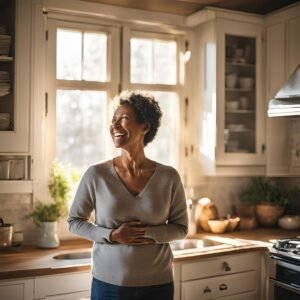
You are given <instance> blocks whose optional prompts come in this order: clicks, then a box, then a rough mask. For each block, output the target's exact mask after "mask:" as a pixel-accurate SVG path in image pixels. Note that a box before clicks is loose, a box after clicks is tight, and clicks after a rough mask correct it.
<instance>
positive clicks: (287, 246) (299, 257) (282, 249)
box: [270, 237, 300, 264]
mask: <svg viewBox="0 0 300 300" xmlns="http://www.w3.org/2000/svg"><path fill="white" fill-rule="evenodd" d="M270 253H271V255H273V256H277V257H279V258H283V259H286V260H287V261H290V262H293V263H295V264H300V237H295V238H291V239H285V240H278V241H277V242H276V243H275V244H274V245H273V246H272V247H271V248H270Z"/></svg>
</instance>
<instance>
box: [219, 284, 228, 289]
mask: <svg viewBox="0 0 300 300" xmlns="http://www.w3.org/2000/svg"><path fill="white" fill-rule="evenodd" d="M227 289H228V286H227V285H226V284H225V283H223V284H220V286H219V290H220V291H225V290H227Z"/></svg>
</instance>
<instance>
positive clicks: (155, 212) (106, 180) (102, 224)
mask: <svg viewBox="0 0 300 300" xmlns="http://www.w3.org/2000/svg"><path fill="white" fill-rule="evenodd" d="M93 210H94V211H95V223H92V222H90V221H89V218H90V216H91V213H92V211H93ZM129 221H141V222H142V224H144V225H146V226H147V228H146V233H145V236H146V237H149V238H152V239H153V240H154V241H155V243H154V244H150V245H141V246H130V245H125V244H118V243H111V241H110V239H109V236H110V233H111V231H112V230H113V229H115V228H117V227H118V226H120V225H121V224H122V223H124V222H129ZM68 222H69V226H70V231H71V232H73V233H76V234H78V235H80V236H82V237H84V238H86V239H88V240H91V241H93V242H94V245H93V252H92V262H93V266H92V273H93V276H94V277H95V278H96V279H99V280H102V281H104V282H107V283H111V284H115V285H120V286H149V285H156V284H164V283H168V282H171V281H172V280H173V272H172V262H173V255H172V251H171V248H170V245H169V242H170V241H172V240H176V239H183V238H184V237H185V236H186V234H187V230H188V227H187V226H188V217H187V210H186V199H185V194H184V190H183V186H182V183H181V180H180V177H179V174H178V172H177V171H176V170H175V169H174V168H172V167H169V166H165V165H162V164H159V163H157V165H156V169H155V172H154V173H153V174H152V176H151V178H150V179H149V181H148V183H147V184H146V186H145V187H144V189H143V190H142V191H141V192H140V193H139V194H138V195H137V196H133V195H132V194H131V193H130V192H129V191H128V190H127V188H126V187H125V185H124V184H123V183H122V181H121V180H120V178H119V177H118V175H117V173H116V170H115V168H114V165H113V161H112V160H109V161H106V162H103V163H99V164H95V165H92V166H91V167H89V168H88V170H87V171H86V172H85V174H84V175H83V177H82V179H81V182H80V184H79V187H78V189H77V192H76V195H75V198H74V202H73V204H72V207H71V209H70V214H69V218H68Z"/></svg>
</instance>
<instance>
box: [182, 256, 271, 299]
mask: <svg viewBox="0 0 300 300" xmlns="http://www.w3.org/2000/svg"><path fill="white" fill-rule="evenodd" d="M264 255H265V254H264V253H261V252H251V253H243V254H232V255H230V256H225V255H224V256H218V257H213V258H209V259H199V260H193V261H191V262H188V263H187V262H182V263H181V264H180V277H181V279H180V283H181V284H180V290H181V291H180V299H181V300H200V299H201V300H206V299H220V300H221V299H222V300H265V290H266V278H262V276H264V277H265V275H262V274H265V270H266V265H265V263H264V262H265V260H264Z"/></svg>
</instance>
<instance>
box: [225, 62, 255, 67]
mask: <svg viewBox="0 0 300 300" xmlns="http://www.w3.org/2000/svg"><path fill="white" fill-rule="evenodd" d="M226 64H227V65H230V66H235V67H246V68H255V66H256V65H255V64H248V63H239V62H230V61H226Z"/></svg>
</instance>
